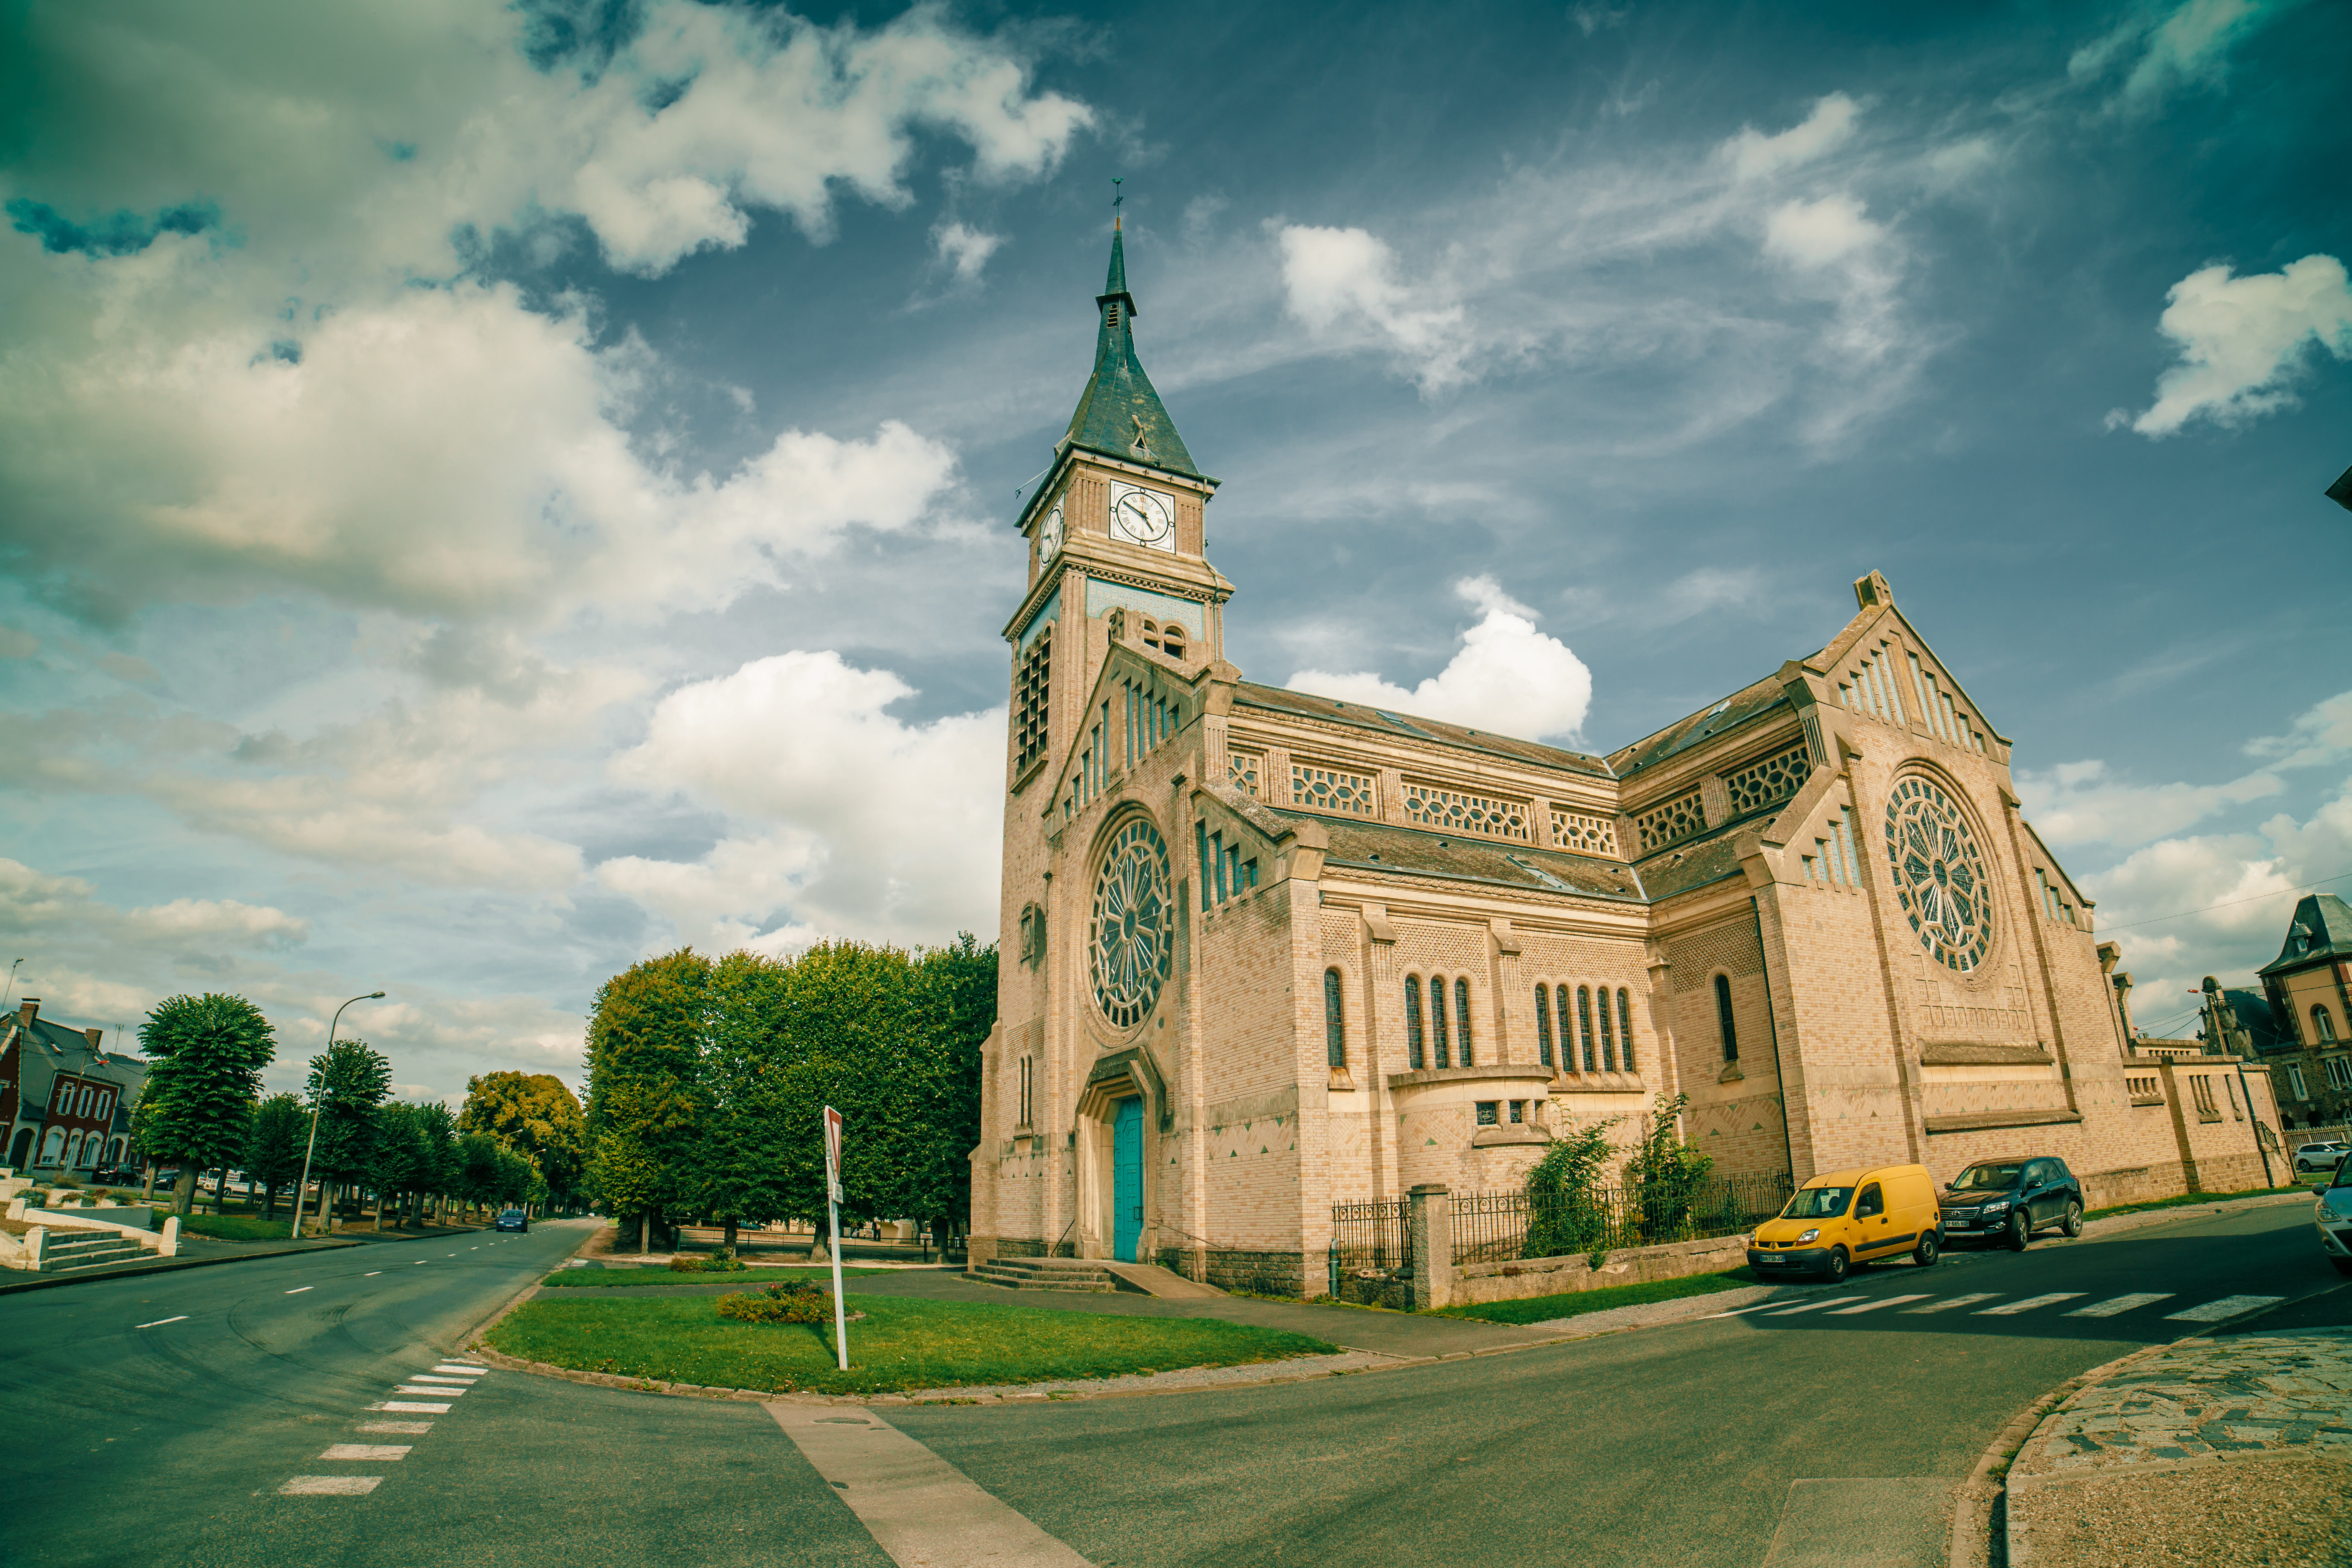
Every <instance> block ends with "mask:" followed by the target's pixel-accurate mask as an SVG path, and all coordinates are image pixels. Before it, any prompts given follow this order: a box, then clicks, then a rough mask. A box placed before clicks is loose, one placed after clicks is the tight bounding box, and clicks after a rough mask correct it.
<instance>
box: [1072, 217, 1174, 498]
mask: <svg viewBox="0 0 2352 1568" xmlns="http://www.w3.org/2000/svg"><path fill="white" fill-rule="evenodd" d="M1095 305H1096V307H1097V309H1098V310H1101V311H1102V327H1101V330H1100V331H1098V332H1097V335H1096V337H1095V369H1094V374H1092V375H1090V376H1088V377H1087V389H1086V391H1084V392H1083V393H1080V394H1079V395H1078V406H1077V411H1076V413H1074V414H1072V415H1071V416H1070V428H1069V432H1068V434H1066V436H1064V437H1063V438H1062V439H1063V441H1064V443H1065V444H1066V445H1068V446H1072V447H1083V448H1084V449H1086V450H1087V451H1089V452H1099V453H1101V454H1102V455H1103V456H1105V457H1107V458H1119V459H1121V460H1122V461H1125V462H1131V463H1149V464H1150V465H1151V466H1152V467H1153V468H1166V469H1167V470H1168V471H1169V472H1170V473H1174V474H1190V475H1192V477H1193V478H1194V479H1204V478H1206V477H1207V476H1205V475H1203V474H1202V472H1201V470H1200V469H1198V468H1194V467H1193V466H1192V453H1190V452H1188V451H1186V450H1185V449H1184V437H1181V436H1179V435H1178V434H1176V422H1175V421H1174V420H1172V419H1171V418H1169V417H1168V410H1167V409H1166V407H1164V406H1163V405H1161V404H1160V394H1159V392H1158V391H1157V390H1155V389H1154V388H1153V386H1152V384H1151V378H1150V376H1148V375H1146V374H1143V362H1142V361H1140V360H1139V359H1137V358H1136V357H1135V325H1134V322H1135V296H1134V295H1132V294H1130V293H1129V292H1128V291H1127V245H1126V237H1125V236H1124V235H1122V234H1121V233H1120V232H1119V231H1118V229H1116V228H1114V229H1113V230H1112V231H1111V237H1110V271H1109V274H1108V277H1107V278H1106V279H1104V281H1103V291H1102V292H1101V293H1100V294H1099V295H1097V297H1096V299H1095ZM1114 306H1116V307H1117V308H1118V324H1117V325H1116V326H1114V325H1113V324H1112V309H1113V307H1114Z"/></svg>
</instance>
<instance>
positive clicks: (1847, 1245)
mask: <svg viewBox="0 0 2352 1568" xmlns="http://www.w3.org/2000/svg"><path fill="white" fill-rule="evenodd" d="M1940 1215H1941V1211H1940V1210H1938V1209H1937V1206H1936V1182H1935V1178H1934V1177H1932V1176H1930V1175H1928V1174H1927V1166H1925V1165H1881V1166H1879V1167H1877V1168H1876V1169H1871V1168H1869V1167H1867V1166H1865V1167H1864V1168H1863V1169H1861V1170H1855V1171H1830V1172H1826V1173H1823V1174H1822V1175H1818V1176H1815V1177H1814V1178H1813V1179H1812V1180H1811V1181H1810V1182H1807V1183H1806V1184H1804V1185H1803V1186H1801V1187H1800V1188H1798V1189H1797V1195H1796V1196H1795V1197H1793V1198H1790V1200H1789V1206H1788V1207H1787V1208H1784V1209H1782V1210H1781V1211H1780V1217H1779V1218H1778V1219H1771V1220H1767V1221H1766V1222H1765V1223H1764V1224H1762V1225H1760V1226H1757V1227H1756V1238H1755V1240H1754V1241H1753V1242H1752V1243H1751V1244H1750V1245H1749V1247H1748V1267H1749V1268H1753V1269H1755V1270H1756V1272H1757V1273H1759V1274H1820V1275H1822V1276H1824V1277H1826V1278H1827V1279H1829V1281H1830V1283H1832V1285H1834V1284H1836V1283H1837V1282H1838V1281H1839V1280H1841V1279H1844V1278H1845V1276H1846V1270H1847V1269H1849V1268H1853V1266H1854V1265H1855V1264H1857V1263H1875V1262H1877V1261H1878V1260H1879V1259H1881V1258H1898V1257H1901V1256H1902V1255H1903V1254H1905V1253H1906V1252H1907V1253H1909V1254H1910V1255H1911V1258H1912V1261H1914V1262H1916V1263H1917V1264H1918V1265H1919V1266H1920V1267H1922V1268H1926V1267H1927V1265H1929V1264H1931V1263H1933V1262H1935V1261H1936V1258H1937V1254H1938V1253H1940V1252H1941V1251H1942V1250H1943V1248H1944V1235H1943V1228H1942V1221H1941V1217H1940Z"/></svg>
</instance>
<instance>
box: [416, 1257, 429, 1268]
mask: <svg viewBox="0 0 2352 1568" xmlns="http://www.w3.org/2000/svg"><path fill="white" fill-rule="evenodd" d="M432 1261H433V1259H431V1258H418V1259H417V1260H416V1267H418V1268H424V1267H425V1265H426V1264H428V1263H430V1262H432Z"/></svg>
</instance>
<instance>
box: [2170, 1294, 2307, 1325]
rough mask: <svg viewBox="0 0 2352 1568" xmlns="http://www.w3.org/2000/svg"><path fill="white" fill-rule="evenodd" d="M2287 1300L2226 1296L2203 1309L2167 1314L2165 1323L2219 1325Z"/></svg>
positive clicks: (2185, 1309)
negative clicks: (2258, 1308)
mask: <svg viewBox="0 0 2352 1568" xmlns="http://www.w3.org/2000/svg"><path fill="white" fill-rule="evenodd" d="M2284 1300H2286V1298H2285V1297H2284V1296H2224V1297H2222V1298H2221V1300H2218V1301H2208V1302H2206V1303H2205V1304H2204V1305H2203V1306H2201V1307H2189V1308H2184V1309H2183V1310H2180V1311H2178V1312H2167V1313H2165V1314H2164V1321H2166V1322H2168V1323H2218V1322H2220V1321H2221V1320H2222V1319H2224V1318H2235V1317H2241V1316H2242V1315H2244V1314H2245V1313H2248V1312H2251V1311H2252V1310H2254V1309H2255V1308H2257V1307H2274V1306H2276V1305H2278V1304H2279V1303H2280V1302H2281V1301H2284Z"/></svg>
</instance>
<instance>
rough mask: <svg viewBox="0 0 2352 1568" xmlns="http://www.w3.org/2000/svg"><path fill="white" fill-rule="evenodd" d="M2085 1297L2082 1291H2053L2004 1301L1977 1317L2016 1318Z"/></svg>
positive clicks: (1981, 1311)
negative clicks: (2019, 1315)
mask: <svg viewBox="0 0 2352 1568" xmlns="http://www.w3.org/2000/svg"><path fill="white" fill-rule="evenodd" d="M2083 1295H2084V1292H2082V1291H2080V1290H2053V1291H2052V1292H2050V1294H2048V1295H2047V1296H2028V1297H2027V1298H2026V1299H2025V1300H2022V1301H2003V1302H2002V1303H2001V1304H2000V1306H1998V1307H1987V1308H1984V1309H1983V1310H1980V1311H1979V1312H1978V1313H1977V1316H1978V1317H1979V1318H2008V1317H2014V1316H2015V1315H2016V1314H2018V1313H2020V1312H2030V1311H2032V1310H2033V1309H2034V1308H2036V1307H2048V1306H2053V1305H2054V1304H2056V1303H2057V1302H2060V1301H2078V1300H2082V1298H2083Z"/></svg>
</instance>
